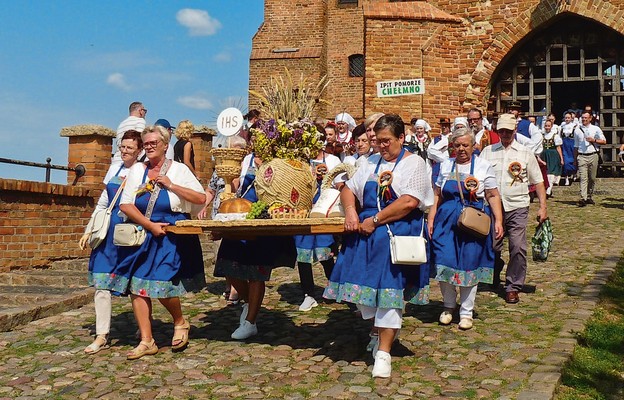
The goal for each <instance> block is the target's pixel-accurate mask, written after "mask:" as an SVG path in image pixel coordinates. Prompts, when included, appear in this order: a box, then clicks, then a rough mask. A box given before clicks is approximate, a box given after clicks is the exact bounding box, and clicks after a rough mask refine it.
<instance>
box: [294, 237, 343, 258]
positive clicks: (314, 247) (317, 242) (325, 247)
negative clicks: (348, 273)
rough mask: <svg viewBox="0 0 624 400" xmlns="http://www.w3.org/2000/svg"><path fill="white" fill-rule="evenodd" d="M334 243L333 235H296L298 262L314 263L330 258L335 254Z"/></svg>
mask: <svg viewBox="0 0 624 400" xmlns="http://www.w3.org/2000/svg"><path fill="white" fill-rule="evenodd" d="M333 245H334V236H333V235H295V247H296V248H297V262H302V263H308V264H313V263H314V262H316V261H325V260H329V259H330V258H332V257H333V256H334V254H333V252H332V246H333Z"/></svg>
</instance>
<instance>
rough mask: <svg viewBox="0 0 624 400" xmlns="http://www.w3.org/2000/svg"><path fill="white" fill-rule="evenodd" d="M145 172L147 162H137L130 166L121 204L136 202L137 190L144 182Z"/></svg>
mask: <svg viewBox="0 0 624 400" xmlns="http://www.w3.org/2000/svg"><path fill="white" fill-rule="evenodd" d="M144 174H145V164H143V163H136V164H134V165H133V166H132V167H130V171H128V175H126V186H125V187H124V190H123V192H122V193H121V200H120V202H119V204H134V199H135V197H136V192H137V190H139V186H141V184H142V183H143V175H144Z"/></svg>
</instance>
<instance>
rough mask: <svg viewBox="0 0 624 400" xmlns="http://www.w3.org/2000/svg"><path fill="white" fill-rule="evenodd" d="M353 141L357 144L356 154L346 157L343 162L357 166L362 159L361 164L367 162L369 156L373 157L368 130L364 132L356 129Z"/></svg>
mask: <svg viewBox="0 0 624 400" xmlns="http://www.w3.org/2000/svg"><path fill="white" fill-rule="evenodd" d="M364 126H366V125H364ZM371 129H372V128H371ZM353 141H354V143H355V154H353V155H352V156H347V157H345V159H344V160H343V162H344V163H346V164H350V165H354V166H355V165H356V163H357V162H358V160H360V159H363V160H362V161H360V162H365V160H366V159H367V158H368V156H370V155H371V153H372V151H373V148H372V147H371V143H370V140H369V139H368V134H367V133H366V128H364V129H362V130H357V129H356V130H355V131H353Z"/></svg>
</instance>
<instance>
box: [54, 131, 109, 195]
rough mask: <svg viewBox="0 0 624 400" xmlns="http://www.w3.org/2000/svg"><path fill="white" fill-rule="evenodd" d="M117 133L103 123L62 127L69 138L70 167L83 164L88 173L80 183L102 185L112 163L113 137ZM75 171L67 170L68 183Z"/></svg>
mask: <svg viewBox="0 0 624 400" xmlns="http://www.w3.org/2000/svg"><path fill="white" fill-rule="evenodd" d="M115 135H116V133H115V131H113V130H112V129H110V128H107V127H105V126H101V125H75V126H70V127H65V128H63V129H61V136H62V137H68V138H69V151H68V157H67V163H68V166H69V167H75V166H76V165H78V164H82V165H83V166H84V167H85V169H86V174H85V175H84V176H83V177H82V178H80V180H79V184H80V185H98V186H99V185H101V184H102V181H103V180H104V176H106V172H107V171H108V168H109V166H110V163H111V153H112V149H113V138H114V137H115ZM74 178H75V174H74V172H73V171H68V172H67V183H69V184H71V183H72V182H73V181H74Z"/></svg>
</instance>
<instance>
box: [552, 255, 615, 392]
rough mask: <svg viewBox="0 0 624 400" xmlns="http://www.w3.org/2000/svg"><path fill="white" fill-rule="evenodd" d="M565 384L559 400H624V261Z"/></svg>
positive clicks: (567, 367)
mask: <svg viewBox="0 0 624 400" xmlns="http://www.w3.org/2000/svg"><path fill="white" fill-rule="evenodd" d="M561 382H562V383H561V385H560V387H559V388H558V389H557V394H556V396H555V399H556V400H572V399H575V400H576V399H581V400H582V399H603V400H611V399H621V398H622V396H624V257H622V258H620V261H619V263H618V265H617V267H616V270H615V272H614V273H613V275H612V276H611V278H610V279H609V281H608V282H607V284H606V285H605V286H604V288H603V289H602V291H601V295H600V304H599V306H598V307H597V309H596V311H595V312H594V314H593V315H592V317H591V318H590V320H589V321H588V322H587V324H586V326H585V330H584V331H583V332H582V333H581V334H579V336H578V344H577V345H576V347H575V349H574V354H573V356H572V358H571V359H570V361H568V363H567V364H566V365H565V368H564V370H563V374H562V380H561Z"/></svg>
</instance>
